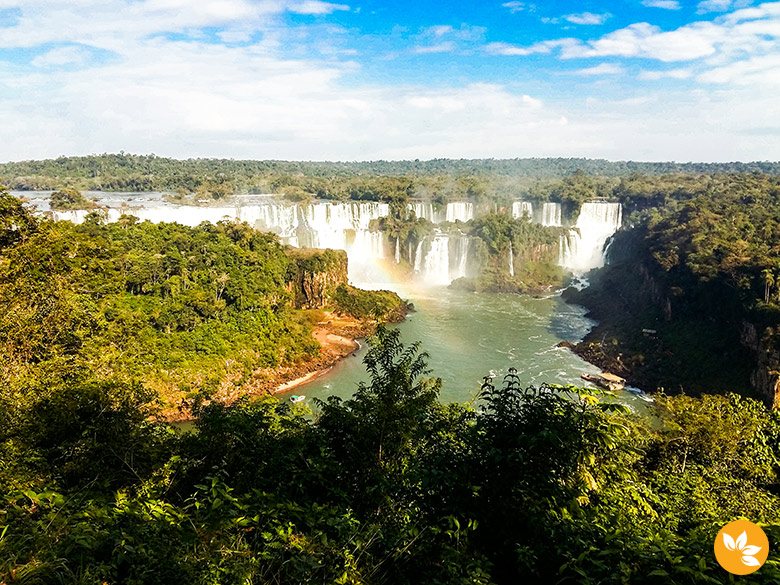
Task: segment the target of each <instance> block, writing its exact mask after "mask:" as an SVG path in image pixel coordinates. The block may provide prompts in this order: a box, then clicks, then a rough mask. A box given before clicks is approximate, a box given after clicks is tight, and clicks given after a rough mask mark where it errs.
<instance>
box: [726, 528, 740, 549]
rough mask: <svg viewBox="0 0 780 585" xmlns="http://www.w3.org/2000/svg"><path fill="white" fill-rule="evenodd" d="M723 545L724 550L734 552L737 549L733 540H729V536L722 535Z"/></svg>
mask: <svg viewBox="0 0 780 585" xmlns="http://www.w3.org/2000/svg"><path fill="white" fill-rule="evenodd" d="M723 544H724V545H726V548H727V549H729V550H734V549H735V548H737V546H736V545H735V544H734V539H733V538H731V535H729V534H726V533H725V532H724V533H723Z"/></svg>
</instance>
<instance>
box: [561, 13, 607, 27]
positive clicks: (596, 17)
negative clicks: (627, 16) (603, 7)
mask: <svg viewBox="0 0 780 585" xmlns="http://www.w3.org/2000/svg"><path fill="white" fill-rule="evenodd" d="M610 16H612V15H611V14H593V13H592V12H583V13H581V14H567V15H566V16H564V17H563V18H564V19H566V20H568V21H569V22H571V23H572V24H584V25H596V24H604V22H606V20H607V19H608V18H609V17H610Z"/></svg>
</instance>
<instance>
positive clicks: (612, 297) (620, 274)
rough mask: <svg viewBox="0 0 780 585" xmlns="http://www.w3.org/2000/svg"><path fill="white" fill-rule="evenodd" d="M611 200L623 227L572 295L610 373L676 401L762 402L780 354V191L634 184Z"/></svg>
mask: <svg viewBox="0 0 780 585" xmlns="http://www.w3.org/2000/svg"><path fill="white" fill-rule="evenodd" d="M614 195H615V196H616V197H617V198H618V199H619V200H620V201H621V202H622V203H623V205H624V210H626V211H627V212H628V214H629V217H628V220H627V222H626V223H627V227H626V228H625V229H624V230H622V231H621V232H619V233H618V234H617V235H616V237H615V241H614V243H613V245H612V246H611V247H610V265H609V266H607V267H605V268H604V269H603V270H601V271H600V272H599V273H598V274H597V275H594V277H593V278H592V283H593V285H592V286H591V287H590V288H588V289H586V290H585V291H583V292H582V293H581V294H577V295H573V298H574V299H575V300H576V301H577V302H580V303H583V304H585V305H586V306H588V307H590V308H591V309H592V310H593V311H594V315H595V317H596V318H597V319H599V320H600V321H601V325H600V326H599V327H597V328H596V329H595V330H594V331H593V333H592V335H591V337H590V340H592V341H595V340H596V339H598V340H599V344H598V345H599V347H598V348H596V352H597V353H602V354H603V355H602V356H601V357H602V358H603V359H604V361H605V367H606V364H609V367H612V368H617V369H620V368H621V367H622V368H624V372H630V373H632V374H633V375H634V380H635V382H636V383H639V384H641V385H642V386H643V387H650V388H655V387H658V386H662V387H664V388H667V389H668V390H670V391H675V392H677V391H680V390H684V391H687V392H690V393H701V392H713V391H714V392H725V391H728V390H731V391H740V392H744V393H748V394H749V393H751V392H754V391H756V390H759V391H761V390H762V389H760V388H757V386H759V384H757V383H756V382H757V378H756V376H759V373H760V372H759V371H760V370H762V369H763V374H764V375H765V376H766V377H771V375H772V374H771V372H770V371H769V370H771V369H773V368H774V366H773V365H772V361H771V359H772V358H771V353H772V352H773V351H777V349H778V347H780V345H779V343H778V341H779V340H780V180H778V179H777V178H776V177H768V176H765V175H753V174H747V175H723V176H712V177H704V178H699V179H694V178H691V177H688V178H677V179H674V180H673V179H672V178H655V179H652V178H648V177H632V178H629V179H626V180H622V181H621V183H620V185H618V187H617V188H616V189H615V190H614ZM643 329H650V330H653V331H655V333H654V334H652V335H650V336H648V335H644V334H642V330H643ZM592 357H593V356H592ZM595 357H598V356H595ZM618 357H620V359H619V360H618V359H617V358H618ZM751 376H753V379H754V383H751V380H750V378H751ZM759 377H760V376H759ZM751 386H752V389H751ZM764 390H768V388H765V389H764ZM765 399H766V400H768V401H769V402H770V403H771V402H772V398H771V397H769V396H765Z"/></svg>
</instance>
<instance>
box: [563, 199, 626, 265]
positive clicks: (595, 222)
mask: <svg viewBox="0 0 780 585" xmlns="http://www.w3.org/2000/svg"><path fill="white" fill-rule="evenodd" d="M621 223H622V207H621V205H620V203H608V202H606V201H592V202H588V203H583V205H582V210H581V211H580V215H579V217H578V218H577V223H576V224H575V225H574V227H576V228H577V229H578V230H579V233H577V232H576V231H574V230H572V231H571V232H570V233H569V234H568V235H567V236H562V237H561V246H560V264H561V265H562V266H564V267H566V268H568V269H569V270H571V271H572V272H575V273H578V274H582V273H585V272H587V271H589V270H592V269H593V268H599V267H600V266H603V265H604V244H605V242H606V241H607V239H608V238H609V237H610V236H611V235H612V234H614V233H615V232H616V231H617V230H618V229H619V228H620V225H621Z"/></svg>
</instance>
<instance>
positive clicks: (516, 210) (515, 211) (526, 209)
mask: <svg viewBox="0 0 780 585" xmlns="http://www.w3.org/2000/svg"><path fill="white" fill-rule="evenodd" d="M524 215H527V216H528V218H529V219H531V220H533V217H534V206H533V204H532V203H531V202H530V201H515V202H514V203H512V217H523V216H524Z"/></svg>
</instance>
